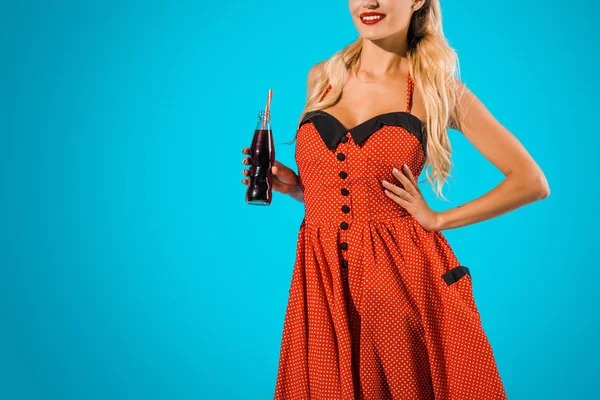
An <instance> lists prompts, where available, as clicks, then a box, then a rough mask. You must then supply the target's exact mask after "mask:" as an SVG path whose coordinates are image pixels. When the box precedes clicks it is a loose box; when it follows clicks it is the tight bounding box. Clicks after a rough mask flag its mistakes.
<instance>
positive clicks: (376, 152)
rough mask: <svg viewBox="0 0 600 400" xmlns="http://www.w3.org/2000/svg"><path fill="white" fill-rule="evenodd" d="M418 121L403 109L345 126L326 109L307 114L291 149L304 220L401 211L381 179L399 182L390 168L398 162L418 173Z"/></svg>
mask: <svg viewBox="0 0 600 400" xmlns="http://www.w3.org/2000/svg"><path fill="white" fill-rule="evenodd" d="M422 126H423V125H422V124H421V122H420V121H419V119H418V118H417V117H415V116H414V115H412V114H409V113H406V112H396V113H388V114H385V116H383V117H382V116H377V117H374V118H372V119H371V120H369V121H365V122H364V123H362V124H360V125H358V126H357V127H355V128H352V129H350V130H346V128H344V127H343V126H341V124H340V123H339V121H337V119H335V117H333V116H332V115H330V114H327V113H325V112H321V111H317V112H313V113H309V114H307V115H306V117H305V118H303V120H302V122H301V125H300V128H299V130H298V136H297V144H296V151H295V158H296V163H297V165H298V172H299V176H300V183H301V186H302V189H303V191H304V203H305V207H306V221H307V223H309V224H317V225H324V224H330V223H331V224H340V226H341V227H342V226H343V225H341V223H342V222H346V223H347V224H351V223H354V222H358V221H363V220H369V219H385V218H390V217H394V216H402V215H406V210H404V208H402V207H401V206H400V205H398V204H397V203H395V202H394V201H393V200H392V199H391V198H389V197H388V196H387V195H386V194H385V193H384V191H383V189H384V187H383V184H382V183H381V182H382V180H383V179H385V180H387V181H388V182H392V183H394V184H396V185H398V186H401V185H400V182H399V181H398V180H397V179H396V178H395V177H394V176H393V175H392V169H393V168H394V167H395V168H397V169H399V170H400V169H401V168H402V164H407V165H408V166H409V168H410V169H411V171H412V173H413V175H414V176H415V177H417V176H419V174H420V173H421V170H422V168H423V165H424V163H425V158H426V157H425V146H424V143H425V142H424V140H425V139H424V138H425V136H424V134H423V129H422ZM357 128H358V129H357ZM342 229H343V227H342Z"/></svg>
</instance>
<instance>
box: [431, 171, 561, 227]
mask: <svg viewBox="0 0 600 400" xmlns="http://www.w3.org/2000/svg"><path fill="white" fill-rule="evenodd" d="M548 194H549V189H548V184H547V182H546V178H545V177H544V175H543V174H540V175H528V176H519V175H518V174H516V173H510V174H508V175H507V176H506V177H505V178H504V180H503V181H502V182H501V183H500V184H499V185H498V186H496V187H495V188H494V189H492V190H490V191H489V192H488V193H486V194H484V195H483V196H481V197H478V198H476V199H474V200H471V201H470V202H468V203H465V204H463V205H460V206H458V207H455V208H452V209H449V210H446V211H442V212H441V213H440V214H439V224H440V227H439V230H444V229H452V228H458V227H461V226H465V225H470V224H473V223H476V222H480V221H485V220H487V219H491V218H494V217H497V216H499V215H502V214H505V213H507V212H509V211H512V210H514V209H516V208H519V207H522V206H524V205H526V204H529V203H532V202H534V201H537V200H541V199H543V198H545V197H547V196H548Z"/></svg>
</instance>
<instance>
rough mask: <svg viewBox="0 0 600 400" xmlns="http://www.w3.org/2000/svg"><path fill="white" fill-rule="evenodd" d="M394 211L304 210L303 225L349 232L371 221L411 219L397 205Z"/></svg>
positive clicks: (407, 213) (404, 210)
mask: <svg viewBox="0 0 600 400" xmlns="http://www.w3.org/2000/svg"><path fill="white" fill-rule="evenodd" d="M396 207H397V208H395V209H386V210H379V211H378V210H372V209H367V208H364V209H358V210H355V211H354V212H352V213H350V212H348V213H344V212H342V211H340V212H339V213H337V212H335V213H326V212H318V211H314V212H310V211H313V210H310V211H309V209H306V215H305V216H304V223H305V224H306V225H309V226H314V227H330V226H338V227H339V228H340V229H341V230H349V229H352V228H353V227H356V226H358V225H364V224H366V223H369V222H372V221H378V222H383V221H386V220H390V219H394V218H407V217H412V214H410V213H409V212H408V211H406V209H404V208H402V207H401V206H399V205H396Z"/></svg>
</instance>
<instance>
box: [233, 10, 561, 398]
mask: <svg viewBox="0 0 600 400" xmlns="http://www.w3.org/2000/svg"><path fill="white" fill-rule="evenodd" d="M349 9H350V12H351V15H352V18H353V21H354V23H355V25H356V28H357V29H358V31H359V33H360V37H359V38H358V40H356V41H355V42H353V43H351V44H350V45H348V46H347V47H346V48H344V49H342V50H341V51H339V52H338V53H336V54H334V55H333V56H332V57H331V58H330V59H329V60H326V61H322V62H320V63H318V64H317V65H315V66H314V67H313V68H311V70H310V72H309V74H308V98H307V104H306V107H305V109H304V112H303V113H302V116H301V118H300V124H299V129H298V131H297V134H296V139H297V143H296V151H295V157H296V162H297V164H298V172H299V175H296V174H295V173H294V172H293V171H292V170H291V169H289V168H288V167H286V166H284V165H282V164H281V163H279V162H275V165H274V166H273V167H272V172H273V174H274V182H275V183H274V189H275V190H276V191H279V192H281V193H287V194H290V195H291V196H293V197H294V198H296V199H298V200H299V201H303V202H304V203H305V209H306V215H305V217H304V219H303V221H302V224H301V226H300V232H299V234H298V251H297V254H296V262H295V265H294V271H293V274H292V281H291V286H290V297H289V300H288V305H287V311H286V315H285V322H284V327H283V336H282V341H281V352H280V358H279V369H278V376H277V383H276V388H275V399H319V400H323V399H327V400H331V399H367V400H376V399H377V400H379V399H398V400H404V399H452V400H465V399H469V400H470V399H477V400H494V399H506V393H505V390H504V387H503V383H502V381H501V379H500V375H499V372H498V369H497V366H496V363H495V359H494V354H493V352H492V349H491V347H490V344H489V342H488V339H487V337H486V334H485V332H484V331H483V329H482V325H481V320H480V316H479V313H478V310H477V306H476V304H475V301H474V299H473V292H472V281H471V274H470V270H469V268H468V267H466V266H464V265H461V263H460V262H459V261H458V259H457V257H456V255H455V254H454V252H453V250H452V249H451V247H450V246H449V244H448V242H447V241H446V239H445V237H444V236H443V235H442V233H441V232H440V231H441V230H444V229H451V228H457V227H460V226H465V225H468V224H473V223H476V222H479V221H483V220H486V219H490V218H493V217H496V216H499V215H501V214H503V213H506V212H508V211H510V210H514V209H516V208H517V207H520V206H523V205H525V204H527V203H531V202H533V201H536V200H540V199H543V198H545V197H547V196H548V195H549V193H550V191H549V188H548V184H547V182H546V179H545V177H544V174H543V173H542V171H541V170H540V168H539V167H538V166H537V164H536V163H535V161H534V160H533V159H532V158H531V157H530V156H529V154H528V153H527V151H526V150H525V149H524V148H523V147H522V146H521V144H520V143H519V141H518V140H517V139H516V138H515V137H514V136H513V135H512V134H511V133H510V132H508V131H507V130H506V129H505V128H504V127H503V126H502V125H501V124H500V123H499V122H498V121H497V120H496V119H495V118H494V117H493V116H492V115H491V114H490V113H489V112H488V110H487V109H486V107H485V106H484V105H483V104H482V103H481V102H480V101H479V99H478V98H477V97H476V96H475V95H474V94H473V93H472V92H471V91H469V90H468V89H467V88H466V87H465V86H464V85H463V84H462V83H461V82H460V80H459V79H458V78H456V77H455V72H456V64H457V58H456V54H455V52H454V51H453V50H452V49H451V48H450V47H449V46H448V44H447V42H446V40H445V38H444V36H443V33H442V29H441V12H440V4H439V0H379V1H376V0H364V1H363V0H350V1H349ZM348 127H352V128H348ZM448 128H453V129H456V130H458V131H460V132H462V133H463V134H464V135H465V136H466V137H467V138H468V139H469V141H470V142H471V143H472V144H473V145H474V146H475V147H476V148H477V149H478V150H479V151H481V153H482V154H483V155H484V156H485V157H486V158H487V159H488V160H490V162H492V163H493V164H494V165H495V166H496V167H497V168H498V169H500V170H501V171H502V173H504V175H505V176H506V178H505V180H504V181H503V182H502V183H501V184H499V185H498V186H497V187H496V188H494V189H493V190H491V191H490V192H489V193H486V194H485V195H483V196H481V197H480V198H477V199H475V200H473V201H470V202H468V203H466V204H464V205H462V206H460V207H456V208H453V209H450V210H447V211H444V212H436V211H434V210H432V209H431V208H429V206H428V205H427V203H426V202H425V200H424V198H423V196H422V194H421V191H420V189H419V186H418V183H417V180H416V178H417V177H418V176H419V175H420V173H421V171H422V169H423V167H424V166H427V167H430V168H431V170H432V173H431V174H429V173H428V174H427V179H428V181H429V182H430V183H431V184H432V187H433V190H434V191H435V193H436V195H438V196H439V195H441V190H440V189H441V186H442V185H443V183H444V182H445V180H446V178H447V177H448V176H449V170H450V164H451V162H450V160H451V157H450V156H451V147H450V142H449V139H448V136H447V132H446V131H447V129H448ZM242 152H243V153H244V154H249V149H248V148H244V149H243V150H242ZM250 160H251V159H250V158H249V157H246V158H245V159H244V163H245V164H246V165H249V164H250ZM427 172H428V171H427ZM244 174H245V175H248V171H247V169H244ZM242 182H243V183H244V184H247V183H248V180H247V179H242ZM442 197H443V195H442Z"/></svg>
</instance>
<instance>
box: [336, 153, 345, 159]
mask: <svg viewBox="0 0 600 400" xmlns="http://www.w3.org/2000/svg"><path fill="white" fill-rule="evenodd" d="M337 159H338V160H340V161H344V160H345V159H346V155H345V154H344V153H338V154H337Z"/></svg>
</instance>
